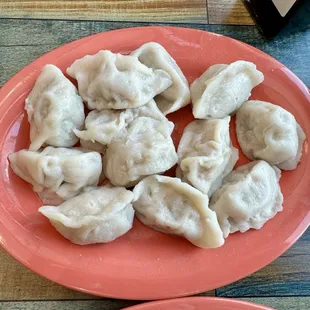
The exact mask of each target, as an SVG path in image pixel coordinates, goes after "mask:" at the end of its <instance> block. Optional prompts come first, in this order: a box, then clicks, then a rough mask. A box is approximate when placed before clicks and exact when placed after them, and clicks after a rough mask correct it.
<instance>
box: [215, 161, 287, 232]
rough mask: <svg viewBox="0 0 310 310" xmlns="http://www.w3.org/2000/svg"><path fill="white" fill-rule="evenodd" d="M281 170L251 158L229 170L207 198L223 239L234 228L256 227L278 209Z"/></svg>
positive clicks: (262, 223)
mask: <svg viewBox="0 0 310 310" xmlns="http://www.w3.org/2000/svg"><path fill="white" fill-rule="evenodd" d="M280 176H281V171H280V170H279V169H278V168H276V167H272V166H270V165H269V164H268V163H267V162H265V161H262V160H261V161H253V162H250V163H248V164H246V165H243V166H241V167H238V168H237V169H236V170H233V171H232V172H231V173H230V174H229V175H228V176H227V177H226V178H225V179H224V185H223V186H222V187H221V188H220V189H219V190H217V191H216V192H215V193H214V194H213V196H212V198H211V201H210V208H211V209H212V210H214V211H215V212H216V214H217V218H218V221H219V223H220V226H221V228H222V230H223V233H224V237H225V238H226V237H227V236H228V235H229V234H230V233H234V232H236V231H240V232H245V231H247V230H249V229H251V228H254V229H260V228H261V227H263V225H264V224H265V223H266V222H267V221H268V220H269V219H271V218H273V217H274V216H275V215H276V213H277V212H280V211H282V203H283V196H282V193H281V189H280V186H279V179H280Z"/></svg>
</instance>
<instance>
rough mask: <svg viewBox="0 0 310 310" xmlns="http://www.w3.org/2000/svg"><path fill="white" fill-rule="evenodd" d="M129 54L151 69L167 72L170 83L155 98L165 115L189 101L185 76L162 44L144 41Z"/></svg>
mask: <svg viewBox="0 0 310 310" xmlns="http://www.w3.org/2000/svg"><path fill="white" fill-rule="evenodd" d="M131 55H132V56H135V57H138V59H139V60H140V62H142V63H143V64H144V65H146V66H148V67H150V68H152V69H162V70H164V71H166V72H168V73H169V75H170V77H171V79H172V85H171V86H170V87H169V88H168V89H167V90H165V91H164V92H162V93H160V94H159V95H157V96H156V98H155V101H156V103H157V105H158V107H159V109H160V110H161V111H162V112H163V113H164V114H165V115H166V114H168V113H172V112H175V111H176V110H179V109H181V108H182V107H184V106H186V105H187V104H189V103H190V91H189V86H188V82H187V80H186V77H185V76H184V74H183V72H182V71H181V69H180V68H179V66H178V65H177V63H176V62H175V60H174V59H173V58H172V57H171V56H170V54H169V53H168V52H167V51H166V50H165V48H164V47H163V46H161V45H160V44H158V43H156V42H149V43H145V44H143V45H142V46H141V47H140V48H138V49H137V50H135V51H133V52H132V53H131Z"/></svg>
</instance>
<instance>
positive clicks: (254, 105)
mask: <svg viewBox="0 0 310 310" xmlns="http://www.w3.org/2000/svg"><path fill="white" fill-rule="evenodd" d="M236 132H237V137H238V141H239V144H240V146H241V148H242V151H243V153H244V154H245V155H246V156H247V157H248V158H249V159H263V160H265V161H267V162H268V163H269V164H271V165H277V166H278V167H279V168H281V169H283V170H294V169H296V167H297V164H298V163H299V161H300V158H301V155H302V146H303V142H304V140H305V138H306V136H305V133H304V132H303V130H302V129H301V127H300V126H299V124H298V123H297V122H296V120H295V118H294V116H293V115H292V114H291V113H290V112H288V111H286V110H284V109H283V108H281V107H280V106H277V105H274V104H271V103H269V102H264V101H259V100H250V101H247V102H246V103H245V104H244V105H243V106H242V107H241V108H240V110H239V111H238V113H237V118H236Z"/></svg>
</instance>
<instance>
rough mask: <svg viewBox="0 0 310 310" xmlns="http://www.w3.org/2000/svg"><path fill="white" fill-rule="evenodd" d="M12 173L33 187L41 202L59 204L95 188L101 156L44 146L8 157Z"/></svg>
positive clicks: (75, 149)
mask: <svg viewBox="0 0 310 310" xmlns="http://www.w3.org/2000/svg"><path fill="white" fill-rule="evenodd" d="M9 160H10V165H11V168H12V169H13V171H14V172H15V173H16V174H17V175H18V176H19V177H20V178H22V179H23V180H25V181H26V182H28V183H30V184H31V185H32V186H33V190H34V191H35V192H37V193H38V195H39V197H40V198H41V200H42V201H43V202H44V203H48V204H55V205H57V204H59V203H61V202H63V201H64V200H67V199H69V198H71V197H73V196H75V195H78V194H79V193H80V192H81V191H82V189H83V188H84V187H86V186H95V185H97V184H98V182H99V178H100V175H101V172H102V159H101V155H100V154H99V153H97V152H89V151H86V150H83V149H81V148H71V149H66V148H53V147H46V148H45V149H43V150H41V151H37V152H33V151H29V150H21V151H18V152H16V153H12V154H10V155H9Z"/></svg>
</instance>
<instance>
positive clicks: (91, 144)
mask: <svg viewBox="0 0 310 310" xmlns="http://www.w3.org/2000/svg"><path fill="white" fill-rule="evenodd" d="M140 116H145V117H151V118H153V119H156V120H167V119H166V118H165V116H164V115H163V114H162V112H161V111H160V110H159V109H158V107H157V106H156V103H155V101H154V100H151V101H150V102H148V103H147V104H146V105H144V106H141V107H139V108H134V109H127V110H107V109H104V110H101V111H96V110H94V111H91V112H90V113H89V114H88V116H87V117H86V120H85V129H84V130H83V131H80V130H75V131H74V132H75V134H76V135H77V136H78V137H79V138H81V145H82V146H83V147H84V148H86V149H91V150H95V151H99V152H104V151H105V149H106V146H107V145H108V144H110V143H111V141H112V140H113V139H114V138H115V137H116V136H118V135H119V134H121V133H122V132H123V131H124V130H125V129H126V128H127V127H128V125H129V124H130V123H131V122H132V121H133V120H134V119H135V118H137V117H140ZM167 121H168V120H167Z"/></svg>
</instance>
